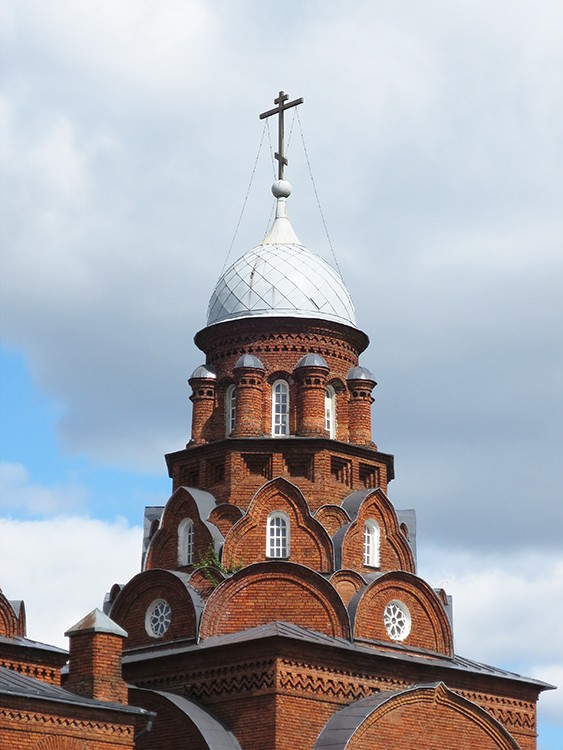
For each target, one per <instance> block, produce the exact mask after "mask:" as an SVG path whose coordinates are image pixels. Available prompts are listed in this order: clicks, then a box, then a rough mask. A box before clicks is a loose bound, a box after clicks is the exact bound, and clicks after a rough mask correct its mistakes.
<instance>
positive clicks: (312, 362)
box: [295, 352, 328, 370]
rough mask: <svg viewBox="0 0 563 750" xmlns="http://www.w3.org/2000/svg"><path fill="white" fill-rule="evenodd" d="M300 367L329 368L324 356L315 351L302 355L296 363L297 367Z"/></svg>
mask: <svg viewBox="0 0 563 750" xmlns="http://www.w3.org/2000/svg"><path fill="white" fill-rule="evenodd" d="M299 367H326V368H327V369H328V365H327V363H326V362H325V360H324V357H321V355H320V354H315V352H309V354H306V355H305V356H304V357H301V359H300V360H299V362H298V363H297V364H296V365H295V369H296V370H297V369H298V368H299Z"/></svg>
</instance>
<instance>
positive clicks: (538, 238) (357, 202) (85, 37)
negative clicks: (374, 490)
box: [0, 0, 563, 545]
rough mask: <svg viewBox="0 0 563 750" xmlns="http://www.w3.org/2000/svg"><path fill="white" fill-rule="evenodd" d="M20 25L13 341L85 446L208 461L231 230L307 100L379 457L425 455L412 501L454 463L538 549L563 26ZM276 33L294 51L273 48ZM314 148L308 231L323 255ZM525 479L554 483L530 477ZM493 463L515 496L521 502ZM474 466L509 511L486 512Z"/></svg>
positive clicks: (9, 141) (337, 13) (232, 20)
mask: <svg viewBox="0 0 563 750" xmlns="http://www.w3.org/2000/svg"><path fill="white" fill-rule="evenodd" d="M10 7H11V10H10V13H8V14H7V17H9V20H8V22H7V23H6V29H5V31H4V36H5V40H6V45H7V47H6V48H7V49H8V54H7V55H6V59H7V66H6V70H5V73H4V79H5V81H6V86H5V107H4V109H5V111H6V118H5V122H6V125H5V131H6V132H5V138H3V139H0V145H1V143H4V144H6V152H7V153H6V156H5V166H7V167H8V168H7V169H5V170H4V171H5V174H7V175H8V178H10V185H9V189H8V190H5V191H4V192H5V193H6V200H5V213H6V217H5V220H4V226H5V231H4V234H5V241H4V243H3V245H4V246H5V256H6V257H5V260H4V263H3V280H2V283H3V284H4V285H5V290H3V294H2V301H3V305H4V309H3V310H2V315H3V328H4V335H5V336H6V338H7V339H8V340H9V341H10V342H11V343H13V344H14V345H15V346H16V347H18V348H21V349H22V350H23V351H24V352H25V354H26V361H27V362H28V363H29V366H30V369H31V372H32V376H33V377H34V378H35V379H36V380H37V381H38V383H39V384H40V386H41V389H42V391H43V392H45V393H47V394H48V395H49V396H50V397H52V398H53V399H55V400H56V402H57V404H58V405H60V407H61V409H60V411H61V413H62V414H63V416H62V419H61V421H60V423H59V425H58V429H59V434H60V436H61V438H62V443H63V445H64V447H65V448H66V449H67V450H69V451H74V452H77V453H81V454H84V455H86V456H88V457H89V458H93V459H94V460H98V461H103V462H104V463H106V464H109V465H114V466H124V465H127V466H135V467H142V468H146V467H151V468H155V469H156V468H160V467H161V465H162V459H161V455H162V453H164V452H166V451H170V450H175V449H177V448H179V447H181V446H182V445H185V443H186V442H187V439H188V437H189V434H188V432H189V426H188V411H187V408H186V402H187V388H186V385H185V379H186V377H187V376H188V375H189V373H190V372H191V370H192V369H193V368H194V367H195V366H196V365H197V364H199V363H200V362H201V360H202V359H203V356H202V354H201V353H200V352H196V351H195V349H194V348H193V346H192V344H191V337H192V335H193V333H194V332H195V331H196V330H197V329H198V328H199V327H202V326H203V324H204V318H205V308H206V305H207V300H208V298H209V295H210V293H211V290H212V287H213V284H214V282H215V280H216V276H217V275H218V273H219V270H220V267H221V263H222V260H223V258H224V254H225V252H226V248H227V246H228V242H229V240H230V237H231V233H232V231H233V229H234V226H235V223H236V218H237V215H238V211H239V208H240V205H241V202H242V198H243V194H244V190H245V187H246V184H247V179H248V173H249V171H250V167H251V164H252V157H253V156H254V153H255V149H256V147H257V141H258V138H259V123H258V119H257V116H256V115H257V113H258V111H260V110H261V109H265V108H266V107H267V106H269V105H270V103H271V97H273V95H275V93H276V92H277V90H279V87H280V86H283V87H284V88H286V89H287V90H288V91H289V92H290V93H291V95H292V96H293V95H295V96H299V95H304V96H305V100H306V105H305V107H303V108H302V117H303V122H304V128H305V130H306V138H307V144H308V148H309V151H310V155H311V159H312V163H313V169H314V170H315V178H316V182H317V185H318V187H319V192H320V194H321V198H322V200H323V208H324V212H325V215H326V217H327V221H328V224H329V227H330V230H331V234H332V237H333V240H334V244H335V248H336V252H337V255H338V256H339V259H340V265H341V266H342V269H343V272H344V275H345V278H346V279H347V280H348V281H349V283H350V288H351V291H352V294H353V297H354V298H355V300H356V303H357V305H358V309H359V311H360V313H361V314H360V318H359V319H360V323H361V326H362V328H363V329H364V330H365V331H366V332H367V333H368V334H369V335H370V336H371V337H372V340H373V342H374V343H373V344H372V347H371V348H370V349H369V350H368V351H367V352H366V354H365V364H366V365H368V366H370V367H371V368H372V369H373V370H374V372H375V374H376V377H377V379H378V380H379V381H380V384H381V385H380V388H379V389H378V393H377V399H378V409H379V410H380V411H379V412H377V416H376V419H375V429H376V432H377V431H379V430H381V431H382V432H381V439H380V435H377V434H376V440H377V442H378V443H379V444H380V446H381V448H382V449H383V450H388V451H393V450H396V451H397V453H398V462H400V461H401V460H403V461H404V460H405V456H407V454H408V451H409V449H410V448H412V446H409V445H407V446H405V444H404V442H405V440H406V441H408V440H409V436H415V437H414V440H415V442H416V440H418V443H419V444H417V445H416V447H415V448H412V450H411V455H414V454H416V456H417V457H418V458H419V459H420V467H421V473H420V474H419V473H418V472H415V471H413V472H411V477H410V478H409V477H407V478H406V481H407V482H409V481H414V480H415V479H416V481H417V482H418V481H419V476H422V475H423V470H424V467H428V466H430V465H434V463H435V462H437V456H438V455H442V453H441V452H442V450H443V448H444V444H446V445H447V446H449V447H451V446H452V445H455V447H457V449H458V450H457V453H456V455H455V456H452V452H451V451H450V452H449V453H446V454H445V455H443V461H442V463H446V462H449V461H451V464H452V465H453V468H450V466H447V467H444V466H440V467H439V468H440V474H441V475H443V474H444V473H445V472H446V473H447V472H450V476H451V477H453V479H455V483H454V482H453V481H452V491H454V492H457V493H458V496H457V500H458V502H459V503H460V505H462V506H463V507H465V508H471V510H473V507H474V509H475V514H476V517H477V516H478V515H479V514H480V513H481V512H482V511H483V510H484V509H485V508H487V509H489V506H491V507H492V510H490V512H492V513H494V514H496V520H497V522H498V521H502V523H504V524H507V525H508V526H509V527H510V532H509V533H506V534H505V535H504V536H503V543H504V544H509V543H511V542H512V541H513V540H514V543H515V544H516V545H517V544H518V543H520V541H521V540H522V538H523V533H522V529H523V528H524V529H525V527H526V523H527V522H526V520H525V519H523V514H522V513H518V514H511V513H509V507H510V504H511V497H512V496H513V495H514V492H515V488H514V482H515V479H514V478H515V477H518V481H519V482H523V483H524V484H523V486H522V487H521V489H520V490H519V492H520V493H521V496H522V497H528V496H530V493H531V491H532V490H533V491H536V492H537V494H538V496H539V497H540V500H539V502H540V503H541V508H542V511H543V509H544V507H545V506H546V505H548V504H551V503H552V501H551V498H552V497H555V496H557V491H556V490H555V486H554V485H555V479H554V477H557V471H556V469H555V467H553V466H545V465H542V464H541V461H540V459H539V456H541V457H542V460H543V461H545V457H547V456H550V455H552V454H550V450H552V449H551V448H550V446H553V444H554V436H553V432H554V429H553V428H550V429H548V428H549V426H550V424H551V425H560V424H561V423H563V418H560V417H558V416H556V413H557V409H558V406H557V404H558V403H559V401H558V398H557V393H558V391H559V389H560V383H559V380H560V379H557V374H558V362H557V361H556V354H555V352H556V347H555V345H554V340H555V335H556V334H555V333H554V331H555V325H556V321H557V320H558V319H560V317H561V314H562V313H561V299H560V295H559V294H558V289H557V290H556V282H555V279H556V278H557V273H559V272H560V268H559V265H558V263H556V262H554V256H556V258H557V257H561V254H560V253H558V251H559V248H560V237H561V223H560V221H561V219H560V210H559V206H560V205H561V199H560V196H561V188H562V185H563V183H562V181H561V178H560V174H561V172H562V169H563V168H562V167H561V160H562V153H561V139H560V138H559V135H558V133H559V130H560V128H561V123H562V119H563V118H562V110H561V105H560V96H559V91H560V90H561V89H562V88H563V82H562V81H560V80H559V77H560V76H561V70H563V64H561V62H562V61H561V57H562V54H563V52H562V50H563V45H561V44H558V41H559V40H558V34H557V33H556V31H555V29H556V28H558V26H560V24H558V21H559V20H560V18H561V12H562V11H561V6H560V5H559V4H558V3H554V2H547V0H544V2H539V3H536V4H534V6H533V7H532V6H531V5H530V4H527V3H522V2H517V3H512V2H507V1H505V0H498V1H497V2H495V3H493V4H492V6H491V3H489V2H484V0H483V1H482V2H477V3H475V2H471V3H470V2H460V3H456V4H444V3H441V2H440V3H432V2H430V3H424V4H420V5H417V4H410V6H409V12H408V13H405V10H404V8H405V5H404V4H402V3H391V4H387V5H386V4H376V3H373V2H357V3H355V4H354V5H353V7H348V5H343V4H342V3H339V2H330V0H327V2H322V3H320V2H312V3H285V4H283V6H280V7H276V8H275V9H273V8H270V7H268V9H267V10H265V6H264V5H263V4H260V3H257V2H242V1H241V2H229V3H227V2H222V3H221V2H218V3H216V4H209V3H203V2H199V3H198V2H186V3H183V2H172V1H170V2H163V3H153V2H132V0H131V1H129V0H127V1H126V2H122V3H118V4H116V3H111V2H105V1H104V2H101V3H94V2H84V3H78V4H77V3H75V2H68V1H66V2H64V1H63V0H56V1H55V0H53V2H52V3H47V4H46V3H41V2H25V1H24V2H22V3H13V4H12V5H11V6H10ZM276 24H277V27H278V26H279V27H283V29H284V34H283V45H282V46H283V52H280V49H282V47H276V48H273V47H272V45H271V44H269V43H267V42H266V40H267V38H268V34H271V33H272V32H271V30H272V28H273V27H274V26H275V25H276ZM280 44H281V43H280ZM254 128H256V129H254ZM293 139H294V140H293V141H292V151H291V155H290V160H291V165H290V167H291V179H292V181H293V182H294V187H295V192H294V195H293V196H292V204H291V215H292V217H293V218H294V219H295V225H296V230H297V232H298V234H299V236H301V237H302V238H303V240H304V241H305V242H307V243H308V244H310V245H311V247H312V248H313V249H318V250H319V251H321V252H322V250H323V248H324V247H325V245H326V243H325V242H324V237H321V235H322V224H321V222H320V220H318V221H317V223H316V225H315V215H316V211H315V209H314V202H313V201H312V200H311V201H309V202H307V200H306V196H307V190H308V187H309V186H308V176H307V174H306V169H305V163H304V159H303V157H302V155H301V154H300V146H299V143H298V142H299V138H298V137H297V136H296V134H295V133H294V136H293ZM266 161H268V159H266ZM294 177H295V179H294ZM257 181H260V182H261V187H260V191H261V192H260V194H259V197H258V198H257V199H256V201H254V203H253V205H252V206H251V205H250V203H252V201H251V202H249V207H248V209H247V213H246V215H245V221H244V227H246V228H244V227H243V228H241V233H240V234H239V241H238V243H237V246H236V247H235V249H234V253H233V255H235V254H237V253H240V252H242V251H244V250H245V249H247V248H248V247H250V246H251V245H252V244H253V243H255V242H256V241H257V240H258V239H259V237H260V236H261V234H262V231H263V230H264V223H265V221H266V216H267V213H268V210H269V201H270V196H269V194H268V181H269V172H268V170H267V169H266V168H264V169H261V174H260V176H259V177H257ZM262 186H263V187H264V189H263V190H262ZM256 192H257V191H256V190H255V192H254V193H253V197H254V196H256ZM316 227H318V228H316ZM556 292H557V293H556ZM538 349H539V350H538ZM379 414H381V415H382V420H381V422H380V421H378V420H379ZM385 415H390V416H391V418H392V422H393V423H392V424H389V423H387V424H386V423H385ZM499 435H500V437H502V438H504V443H503V444H501V440H500V438H499V439H497V440H496V442H495V441H493V442H492V437H491V436H493V437H496V436H499ZM522 436H526V438H527V440H528V443H529V442H531V441H533V442H534V444H535V446H536V448H535V455H537V456H538V458H537V459H534V460H533V461H531V459H530V446H529V445H523V437H522ZM388 437H389V438H392V439H387V438H388ZM515 443H516V449H515ZM493 453H494V459H493V458H492V456H493ZM509 459H510V460H509ZM407 460H408V459H407ZM510 461H511V462H512V463H510ZM531 464H533V465H534V466H535V467H538V466H540V465H542V469H541V471H539V470H535V471H532V470H531V469H527V470H526V471H523V470H522V467H523V466H530V465H531ZM411 465H412V463H411ZM499 466H500V467H503V469H504V471H505V472H506V476H508V477H509V478H510V479H511V480H512V483H511V484H509V486H508V487H506V488H505V489H504V491H503V487H502V484H503V479H502V472H501V471H497V472H496V476H493V475H492V474H493V469H494V468H495V467H499ZM468 467H472V468H471V470H468ZM418 468H419V465H417V466H416V467H415V469H417V470H418ZM479 471H481V472H483V473H484V474H485V475H487V482H486V487H487V490H488V491H489V493H490V494H489V495H488V496H487V493H486V492H485V491H484V488H483V487H479V492H475V491H474V492H473V495H472V496H471V498H469V491H468V490H467V486H468V485H469V483H470V481H468V478H469V476H470V475H471V477H475V476H477V474H478V472H479ZM398 475H399V478H400V481H404V477H405V475H404V472H403V471H402V469H401V466H400V463H398ZM460 476H461V477H462V478H463V480H464V486H463V489H461V488H460V484H459V477H460ZM427 484H428V483H427ZM454 484H455V486H456V487H457V490H456V489H455V488H454V487H453V485H454ZM403 486H404V485H403ZM393 491H394V489H393ZM412 494H413V497H414V496H415V494H416V492H415V491H413V493H412ZM491 498H493V499H494V502H491ZM546 498H547V499H546ZM424 499H425V501H427V502H428V503H429V504H431V506H432V507H434V508H436V509H437V510H436V514H435V520H436V521H437V525H436V529H437V530H438V532H437V533H441V534H442V536H446V535H448V534H449V532H450V531H451V532H452V533H456V534H458V538H459V534H460V531H459V528H457V529H456V528H454V527H453V524H452V527H451V528H448V527H447V524H446V527H444V520H443V519H444V518H445V517H446V514H442V513H441V506H442V503H443V500H444V493H443V492H442V494H440V492H437V493H436V495H435V496H431V495H430V493H428V495H425V498H424ZM407 502H408V504H412V501H411V500H410V499H409V500H408V501H407ZM473 504H474V505H473ZM440 524H441V525H440ZM493 526H494V524H490V527H491V528H492V527H493ZM538 527H539V522H537V521H536V523H535V525H534V528H535V532H534V533H535V538H537V539H539V534H538V533H537V532H538ZM551 528H552V529H554V528H555V524H551Z"/></svg>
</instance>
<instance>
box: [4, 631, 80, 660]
mask: <svg viewBox="0 0 563 750" xmlns="http://www.w3.org/2000/svg"><path fill="white" fill-rule="evenodd" d="M3 645H5V646H16V647H21V648H33V649H39V650H41V651H51V652H53V653H55V654H61V656H68V651H66V650H65V649H64V648H59V647H58V646H51V645H50V644H49V643H40V642H39V641H32V640H31V639H30V638H25V637H24V636H18V635H16V636H14V637H13V638H8V636H5V635H0V646H3Z"/></svg>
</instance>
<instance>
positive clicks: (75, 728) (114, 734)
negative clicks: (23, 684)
mask: <svg viewBox="0 0 563 750" xmlns="http://www.w3.org/2000/svg"><path fill="white" fill-rule="evenodd" d="M57 710H60V709H59V708H58V709H57ZM17 724H20V725H22V731H23V725H25V724H28V725H29V727H30V730H31V728H33V730H34V731H35V730H36V731H53V730H57V732H69V733H70V734H71V736H72V733H73V732H77V733H81V734H82V736H84V733H85V732H88V733H94V732H97V733H100V734H101V735H105V736H110V737H111V738H112V741H114V742H115V741H116V738H120V737H123V738H124V739H125V740H127V742H126V743H125V744H127V745H130V742H129V738H130V737H131V735H132V734H133V732H134V728H135V727H134V720H133V718H131V724H125V723H124V724H120V723H114V722H103V721H92V720H84V719H78V718H71V717H69V716H59V715H57V714H56V713H52V714H51V713H43V712H39V711H29V710H25V709H17V708H5V707H3V708H0V727H6V728H10V729H13V727H14V725H17ZM88 739H91V740H92V741H93V740H95V735H94V734H91V735H90V736H89V738H88Z"/></svg>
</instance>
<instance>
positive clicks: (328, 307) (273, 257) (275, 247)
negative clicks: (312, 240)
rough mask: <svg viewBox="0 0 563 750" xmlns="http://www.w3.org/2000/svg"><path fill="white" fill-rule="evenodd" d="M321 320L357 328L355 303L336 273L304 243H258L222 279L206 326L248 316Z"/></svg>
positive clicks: (212, 301)
mask: <svg viewBox="0 0 563 750" xmlns="http://www.w3.org/2000/svg"><path fill="white" fill-rule="evenodd" d="M255 316H259V317H289V318H320V319H321V320H332V321H335V322H337V323H344V324H345V325H348V326H353V327H356V313H355V310H354V303H353V302H352V298H351V297H350V294H349V292H348V290H347V289H346V287H345V286H344V282H343V281H342V279H341V278H340V276H339V275H338V274H337V272H336V271H335V270H334V269H333V268H332V267H331V266H329V265H328V263H326V262H325V261H324V260H323V259H322V258H320V257H319V256H318V255H315V254H314V253H312V252H310V250H307V249H306V248H305V247H303V245H297V244H289V243H275V244H264V245H258V247H255V248H254V249H253V250H250V252H248V253H246V254H245V255H243V256H242V257H241V258H239V259H238V260H237V261H235V263H233V265H232V266H231V267H230V268H228V269H227V271H225V273H224V274H223V275H222V276H221V278H220V279H219V281H218V282H217V285H216V287H215V290H214V292H213V294H212V296H211V300H210V302H209V309H208V314H207V325H212V324H213V323H220V322H222V321H225V320H236V319H237V318H249V317H255Z"/></svg>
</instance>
